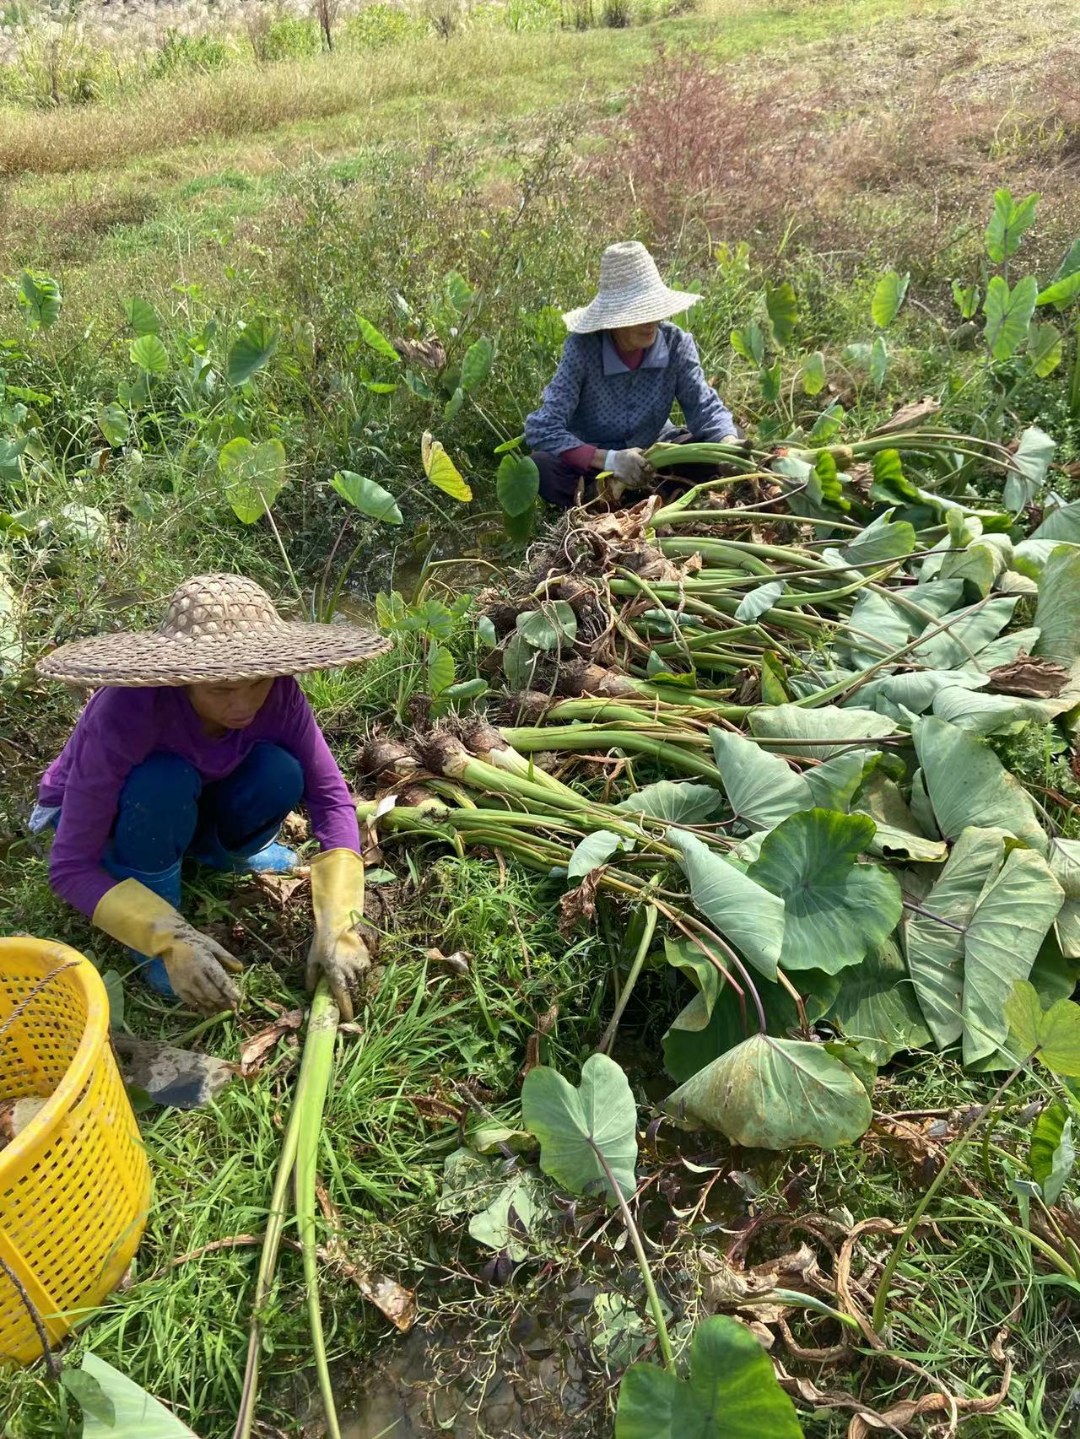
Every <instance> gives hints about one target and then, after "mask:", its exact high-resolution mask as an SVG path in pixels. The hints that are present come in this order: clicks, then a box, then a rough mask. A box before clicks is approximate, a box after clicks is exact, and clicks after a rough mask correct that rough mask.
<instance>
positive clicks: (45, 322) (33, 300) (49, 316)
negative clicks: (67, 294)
mask: <svg viewBox="0 0 1080 1439" xmlns="http://www.w3.org/2000/svg"><path fill="white" fill-rule="evenodd" d="M15 298H16V299H17V300H18V302H19V308H20V309H21V310H22V312H23V314H24V315H25V316H26V323H27V324H28V325H29V326H30V328H31V329H32V330H48V329H50V328H51V327H52V326H53V325H55V324H56V322H57V320H58V319H59V318H60V308H61V306H62V304H63V297H62V295H61V294H60V286H59V285H58V284H57V282H56V281H55V280H54V279H53V278H52V277H51V276H50V275H42V274H40V273H39V272H38V271H36V270H24V271H23V272H22V274H21V275H20V276H19V285H18V288H17V289H16V291H15Z"/></svg>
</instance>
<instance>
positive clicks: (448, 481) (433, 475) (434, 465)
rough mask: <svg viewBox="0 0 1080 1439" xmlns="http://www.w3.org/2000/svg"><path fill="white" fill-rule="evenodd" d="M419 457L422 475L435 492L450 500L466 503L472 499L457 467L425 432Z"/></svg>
mask: <svg viewBox="0 0 1080 1439" xmlns="http://www.w3.org/2000/svg"><path fill="white" fill-rule="evenodd" d="M420 457H421V460H422V461H423V465H424V474H425V475H427V477H428V479H429V480H430V481H431V483H432V484H433V485H434V486H435V488H436V489H437V490H442V492H443V494H446V495H449V496H450V498H451V499H452V500H461V501H462V502H467V501H468V500H471V499H472V490H471V489H470V488H469V486H468V485H467V484H466V483H465V480H464V479H463V478H462V476H461V473H460V471H459V470H458V467H457V466H456V465H455V464H454V462H453V460H452V459H451V458H450V456H449V455H448V454H447V453H446V451H445V450H444V449H443V447H442V445H441V444H440V443H439V441H438V440H437V439H435V437H434V436H433V435H432V434H431V433H430V432H429V431H427V430H425V432H424V437H423V439H422V441H421V443H420Z"/></svg>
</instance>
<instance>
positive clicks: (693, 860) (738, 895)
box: [668, 830, 784, 979]
mask: <svg viewBox="0 0 1080 1439" xmlns="http://www.w3.org/2000/svg"><path fill="white" fill-rule="evenodd" d="M668 840H669V842H670V843H671V844H673V845H675V847H676V848H677V849H678V850H679V851H680V853H681V854H682V866H683V869H684V870H685V871H686V875H687V878H688V879H689V881H690V895H691V898H692V899H693V901H694V906H695V908H696V909H697V910H698V911H699V913H700V914H702V915H704V917H705V918H706V919H707V920H708V921H709V923H710V924H711V925H712V926H713V928H714V929H715V930H716V931H717V933H718V934H720V935H722V936H723V938H724V939H726V940H728V941H730V943H731V944H733V945H734V946H735V948H736V949H737V950H738V951H739V953H740V954H742V955H745V957H746V958H747V959H748V960H749V962H750V963H751V964H752V965H753V966H754V968H755V969H757V970H759V971H760V972H761V973H762V974H764V975H765V976H766V977H767V978H768V979H775V978H776V966H777V964H778V962H779V959H780V952H781V949H782V947H783V942H784V902H783V900H782V899H779V898H777V896H776V894H775V893H773V892H772V891H771V890H769V889H768V888H762V886H761V885H760V884H757V883H755V881H754V880H752V879H749V878H747V876H746V875H745V874H743V873H742V872H741V871H740V870H737V869H736V868H735V866H734V865H732V864H728V863H727V861H726V860H724V859H722V858H721V857H720V856H719V855H718V854H717V853H716V852H715V851H714V850H711V849H710V848H709V847H708V845H706V844H703V843H702V841H701V840H700V839H698V838H696V836H694V835H692V834H688V833H687V832H686V831H685V830H672V831H670V832H669V834H668Z"/></svg>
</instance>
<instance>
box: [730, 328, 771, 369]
mask: <svg viewBox="0 0 1080 1439" xmlns="http://www.w3.org/2000/svg"><path fill="white" fill-rule="evenodd" d="M731 348H732V349H733V350H734V351H735V353H736V354H737V355H741V356H742V357H743V359H744V360H748V361H749V362H750V364H752V365H760V364H761V363H762V361H763V360H764V359H765V335H764V332H763V331H762V328H761V326H760V325H759V324H758V322H757V321H756V320H751V321H750V323H749V325H747V327H746V329H745V330H732V332H731Z"/></svg>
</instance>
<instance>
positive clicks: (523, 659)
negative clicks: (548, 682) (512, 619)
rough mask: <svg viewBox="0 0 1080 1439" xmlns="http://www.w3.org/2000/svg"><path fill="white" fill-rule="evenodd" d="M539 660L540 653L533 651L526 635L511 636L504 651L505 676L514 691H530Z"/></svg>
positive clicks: (515, 634)
mask: <svg viewBox="0 0 1080 1439" xmlns="http://www.w3.org/2000/svg"><path fill="white" fill-rule="evenodd" d="M539 658H540V653H539V651H538V650H534V649H533V647H532V645H530V644H529V641H528V640H527V639H526V638H525V637H524V635H522V634H520V633H516V632H515V633H514V634H512V635H511V636H510V638H509V639H508V640H507V641H506V647H505V648H504V650H503V674H505V676H506V683H507V684H508V685H509V686H510V688H511V689H512V690H527V689H529V687H530V686H531V685H532V680H533V673H534V672H535V670H536V664H537V661H538V660H539Z"/></svg>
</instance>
